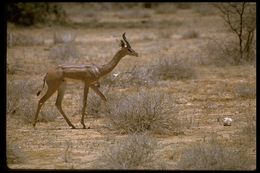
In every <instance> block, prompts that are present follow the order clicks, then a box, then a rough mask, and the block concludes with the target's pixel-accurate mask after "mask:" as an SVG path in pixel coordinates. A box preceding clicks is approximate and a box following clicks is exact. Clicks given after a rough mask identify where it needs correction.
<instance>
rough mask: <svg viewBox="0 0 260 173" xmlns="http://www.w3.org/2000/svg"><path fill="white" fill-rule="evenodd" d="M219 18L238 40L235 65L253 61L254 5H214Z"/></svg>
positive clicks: (243, 3)
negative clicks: (237, 53)
mask: <svg viewBox="0 0 260 173" xmlns="http://www.w3.org/2000/svg"><path fill="white" fill-rule="evenodd" d="M215 6H216V7H217V8H218V9H219V11H220V15H221V17H222V18H223V19H224V21H225V22H226V24H227V25H228V26H229V28H230V29H231V30H232V32H233V33H234V34H235V35H236V36H237V38H238V51H239V57H236V58H235V59H234V60H235V63H236V64H239V63H241V61H242V60H245V61H247V62H251V61H252V60H254V57H255V51H254V50H253V48H254V47H253V43H254V40H253V38H254V33H255V28H256V4H255V3H248V2H241V3H221V4H216V5H215Z"/></svg>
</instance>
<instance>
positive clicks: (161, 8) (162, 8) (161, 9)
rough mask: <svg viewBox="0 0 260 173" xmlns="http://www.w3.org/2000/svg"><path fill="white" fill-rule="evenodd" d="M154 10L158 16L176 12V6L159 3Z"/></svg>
mask: <svg viewBox="0 0 260 173" xmlns="http://www.w3.org/2000/svg"><path fill="white" fill-rule="evenodd" d="M154 10H155V12H156V13H158V14H167V13H168V14H169V13H176V12H177V8H176V5H175V4H173V3H159V4H158V6H157V7H156V8H155V9H154Z"/></svg>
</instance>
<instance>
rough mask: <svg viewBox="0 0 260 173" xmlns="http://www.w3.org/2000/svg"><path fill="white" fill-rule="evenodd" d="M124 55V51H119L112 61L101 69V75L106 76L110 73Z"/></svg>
mask: <svg viewBox="0 0 260 173" xmlns="http://www.w3.org/2000/svg"><path fill="white" fill-rule="evenodd" d="M124 56H125V54H124V53H123V52H122V51H118V52H117V53H116V54H115V56H114V57H113V59H112V60H111V61H110V62H108V63H107V64H105V65H103V66H102V67H101V68H100V69H99V72H100V76H104V75H106V74H108V73H109V72H111V71H112V70H113V69H114V68H115V67H116V65H117V64H118V63H119V61H120V60H121V59H122V58H123V57H124Z"/></svg>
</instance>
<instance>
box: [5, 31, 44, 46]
mask: <svg viewBox="0 0 260 173" xmlns="http://www.w3.org/2000/svg"><path fill="white" fill-rule="evenodd" d="M43 44H44V39H43V38H42V37H33V36H31V35H27V34H23V33H13V32H8V33H7V46H8V47H13V46H36V45H43Z"/></svg>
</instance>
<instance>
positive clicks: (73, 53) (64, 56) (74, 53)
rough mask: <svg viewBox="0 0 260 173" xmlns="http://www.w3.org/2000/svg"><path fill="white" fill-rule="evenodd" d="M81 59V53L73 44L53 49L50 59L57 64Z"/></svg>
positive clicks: (61, 45)
mask: <svg viewBox="0 0 260 173" xmlns="http://www.w3.org/2000/svg"><path fill="white" fill-rule="evenodd" d="M80 57H81V54H80V52H79V51H78V49H77V48H76V46H75V45H74V44H72V43H63V44H58V45H55V46H54V47H53V48H51V50H50V53H49V58H50V59H51V60H53V61H55V62H57V63H64V62H66V61H71V60H75V59H79V58H80Z"/></svg>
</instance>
